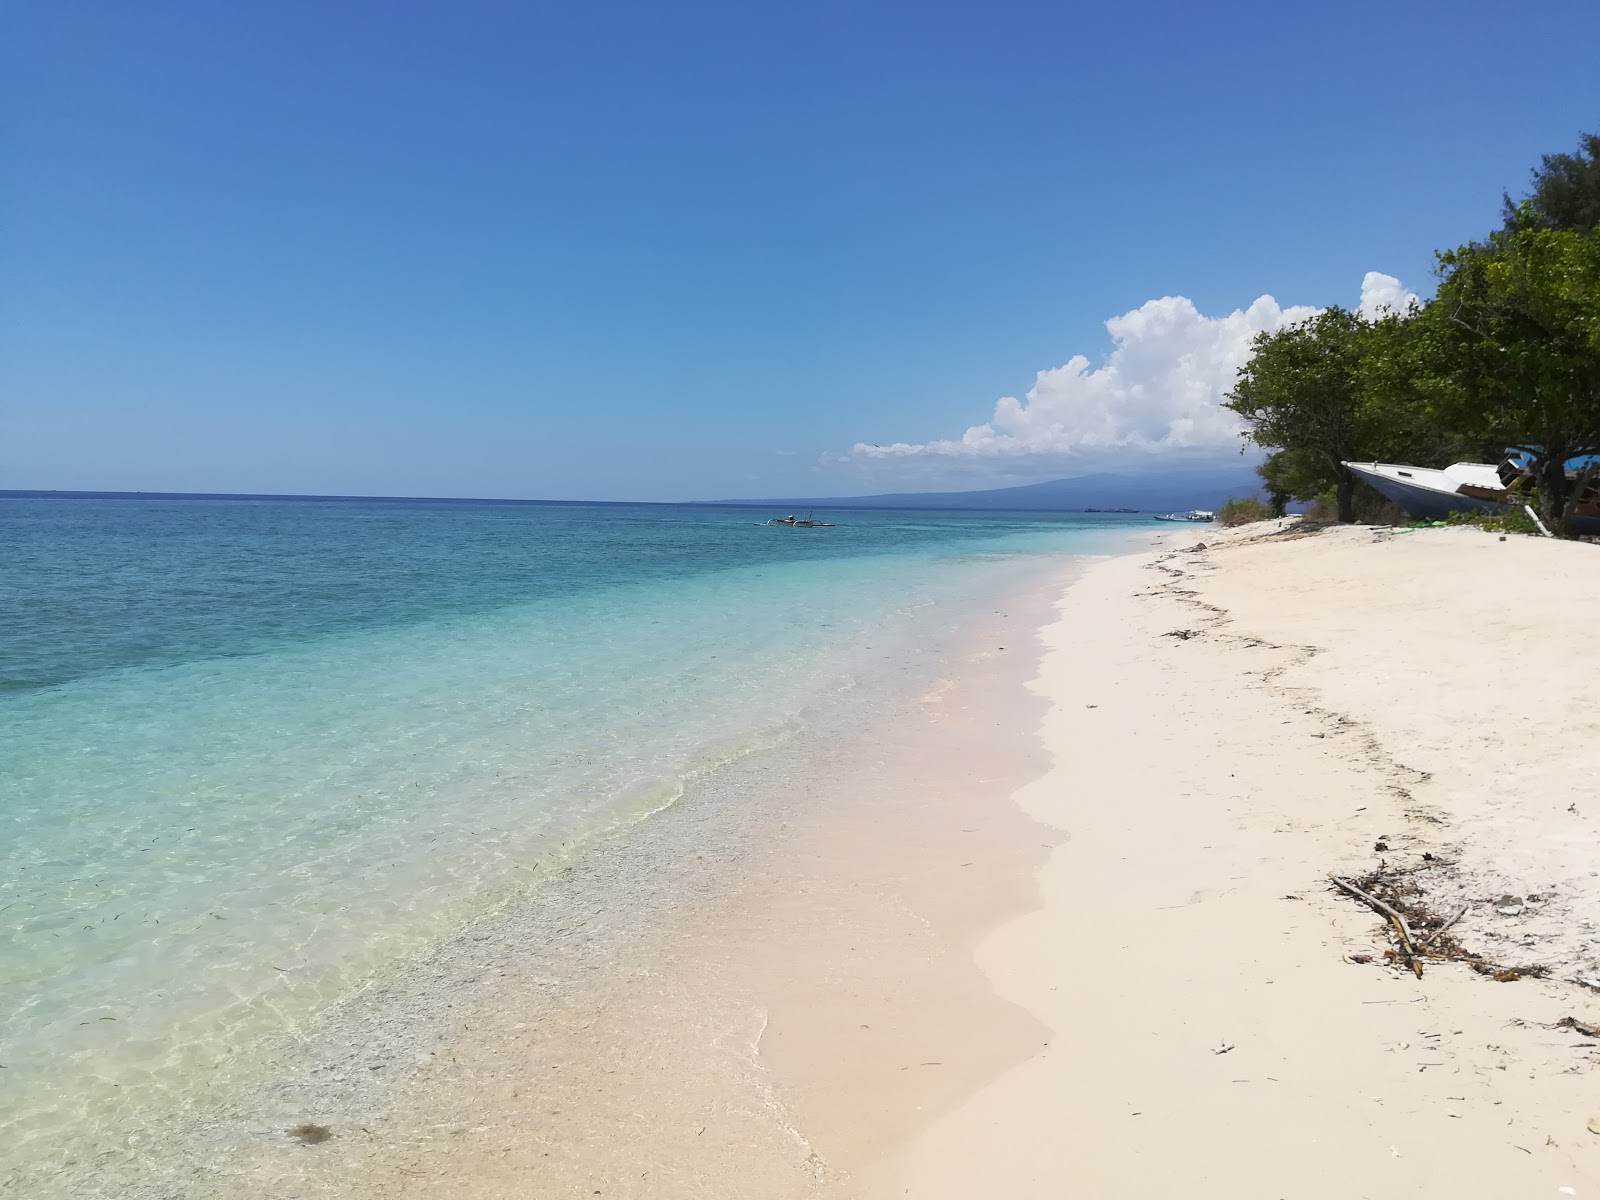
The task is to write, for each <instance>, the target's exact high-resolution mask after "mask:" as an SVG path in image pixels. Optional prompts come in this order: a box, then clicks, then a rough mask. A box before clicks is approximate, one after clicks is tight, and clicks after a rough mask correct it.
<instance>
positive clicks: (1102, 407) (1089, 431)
mask: <svg viewBox="0 0 1600 1200" xmlns="http://www.w3.org/2000/svg"><path fill="white" fill-rule="evenodd" d="M1415 299H1416V297H1415V296H1413V295H1412V294H1411V293H1410V292H1407V291H1406V290H1405V289H1404V288H1403V287H1402V286H1401V284H1400V281H1399V280H1398V279H1395V278H1394V277H1393V276H1389V275H1383V274H1380V273H1378V272H1376V271H1372V272H1369V273H1368V274H1367V276H1366V278H1365V279H1364V280H1363V281H1362V285H1361V311H1362V312H1363V314H1365V315H1368V316H1373V315H1376V314H1377V313H1378V312H1379V311H1380V310H1382V309H1385V308H1388V309H1393V310H1394V311H1397V312H1403V311H1405V308H1406V307H1407V303H1408V302H1409V301H1412V300H1415ZM1319 311H1321V310H1320V309H1316V308H1310V307H1305V306H1296V307H1290V308H1283V307H1281V306H1280V305H1279V304H1278V302H1277V301H1276V300H1274V299H1273V298H1272V297H1271V296H1262V297H1260V298H1259V299H1258V300H1256V301H1255V302H1254V303H1253V304H1251V305H1250V306H1249V307H1248V308H1244V309H1239V310H1236V311H1234V312H1232V313H1229V314H1228V315H1227V316H1221V317H1208V316H1205V315H1204V314H1202V313H1201V312H1200V311H1199V310H1198V309H1196V308H1195V306H1194V304H1193V303H1191V302H1190V301H1189V300H1187V299H1185V298H1184V297H1182V296H1164V297H1162V298H1161V299H1159V300H1151V301H1149V302H1148V303H1146V304H1144V305H1142V306H1141V307H1139V308H1136V309H1134V310H1133V311H1132V312H1128V313H1124V314H1123V315H1122V316H1120V317H1113V318H1111V320H1109V321H1107V322H1106V330H1107V331H1108V332H1109V333H1110V334H1111V340H1112V350H1111V353H1110V354H1109V355H1108V356H1107V357H1106V360H1105V362H1104V363H1102V364H1101V365H1100V366H1098V367H1093V368H1091V364H1090V362H1089V360H1088V359H1087V358H1086V357H1084V356H1083V355H1081V354H1080V355H1076V356H1075V357H1073V358H1072V359H1070V360H1069V361H1068V362H1067V363H1066V364H1065V365H1064V366H1060V367H1055V368H1053V369H1051V370H1048V371H1040V372H1039V373H1038V375H1037V376H1035V378H1034V383H1033V386H1032V387H1031V388H1029V389H1028V391H1027V393H1026V394H1025V395H1024V396H1023V397H1022V398H1021V399H1018V398H1017V397H1015V396H1002V397H1001V398H1000V400H999V401H998V402H996V404H995V406H994V414H993V415H992V416H991V417H990V418H989V420H987V421H985V422H984V423H983V424H981V425H973V426H971V427H970V428H969V429H967V431H966V432H965V433H963V434H962V435H961V436H960V437H959V438H950V439H944V440H939V441H931V442H894V443H891V444H887V445H874V444H869V443H866V442H858V443H857V444H856V445H855V446H854V447H852V448H851V450H850V451H849V453H848V454H847V455H845V456H844V457H845V459H846V460H848V461H851V462H854V463H855V464H857V465H860V466H867V465H873V464H876V465H880V466H887V465H891V464H898V465H901V466H905V467H911V466H914V465H919V466H924V467H931V466H935V465H940V464H942V465H944V466H949V467H954V466H956V465H958V464H963V463H965V464H971V465H975V466H983V467H986V468H988V469H989V470H991V471H995V472H1003V473H1012V472H1015V473H1022V472H1025V471H1028V470H1036V469H1045V468H1047V467H1053V466H1057V465H1065V464H1070V463H1073V462H1074V461H1077V462H1082V461H1084V460H1088V459H1090V458H1092V459H1094V460H1095V461H1096V462H1098V463H1107V462H1110V461H1113V460H1115V461H1117V462H1120V463H1122V464H1126V463H1127V461H1128V460H1129V459H1137V458H1141V457H1144V456H1146V455H1150V454H1156V453H1161V454H1167V453H1178V454H1183V455H1188V456H1194V457H1201V456H1206V457H1218V456H1220V455H1221V454H1222V453H1224V452H1237V450H1238V448H1239V444H1240V443H1239V433H1240V430H1241V429H1242V428H1243V426H1242V424H1241V422H1240V421H1239V418H1238V417H1236V416H1235V415H1234V414H1233V413H1231V412H1229V411H1228V410H1227V409H1225V408H1223V407H1222V400H1223V398H1224V396H1225V394H1226V393H1227V392H1228V390H1229V389H1230V388H1232V387H1233V384H1234V380H1235V378H1236V377H1237V375H1238V373H1239V368H1240V367H1242V366H1243V365H1244V364H1245V362H1246V361H1248V360H1249V357H1250V343H1251V340H1252V339H1253V338H1254V337H1255V336H1256V334H1258V333H1262V332H1264V331H1270V330H1276V329H1281V328H1283V327H1284V326H1285V325H1289V324H1292V323H1294V322H1296V321H1303V320H1305V319H1307V318H1308V317H1311V316H1314V315H1316V313H1318V312H1319Z"/></svg>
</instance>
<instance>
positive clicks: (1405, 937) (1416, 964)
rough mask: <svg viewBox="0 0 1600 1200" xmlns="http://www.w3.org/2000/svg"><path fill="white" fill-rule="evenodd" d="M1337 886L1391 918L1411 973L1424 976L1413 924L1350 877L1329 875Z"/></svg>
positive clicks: (1419, 976)
mask: <svg viewBox="0 0 1600 1200" xmlns="http://www.w3.org/2000/svg"><path fill="white" fill-rule="evenodd" d="M1328 878H1329V879H1330V880H1332V881H1333V884H1334V886H1335V887H1337V888H1338V889H1339V890H1340V891H1344V892H1348V893H1349V894H1350V895H1352V896H1354V897H1355V898H1356V899H1357V900H1360V901H1361V902H1362V903H1363V904H1366V905H1367V906H1368V907H1370V908H1371V909H1372V910H1373V911H1374V912H1377V913H1379V914H1380V915H1382V916H1385V917H1388V918H1389V923H1390V924H1392V925H1393V926H1394V932H1395V936H1396V937H1397V938H1399V940H1400V948H1401V950H1402V951H1403V952H1404V954H1405V958H1406V963H1407V965H1408V966H1409V967H1410V968H1411V973H1412V974H1413V975H1415V976H1416V977H1417V978H1418V979H1421V978H1422V960H1421V958H1420V957H1419V956H1418V953H1417V940H1416V938H1415V937H1413V936H1412V934H1411V926H1410V925H1408V924H1406V919H1405V918H1404V917H1403V916H1401V915H1400V914H1399V913H1398V912H1396V911H1395V910H1394V909H1392V908H1390V907H1389V906H1388V905H1387V904H1385V903H1384V902H1383V901H1382V900H1379V899H1378V898H1377V897H1376V896H1373V895H1371V894H1369V893H1367V892H1364V891H1362V890H1361V889H1360V888H1358V887H1357V886H1356V885H1355V884H1353V883H1351V882H1350V881H1349V880H1348V879H1340V878H1339V876H1337V875H1330V876H1328Z"/></svg>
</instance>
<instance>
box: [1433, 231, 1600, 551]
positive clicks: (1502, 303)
mask: <svg viewBox="0 0 1600 1200" xmlns="http://www.w3.org/2000/svg"><path fill="white" fill-rule="evenodd" d="M1523 211H1524V216H1525V219H1524V220H1522V221H1521V223H1520V226H1519V227H1515V228H1511V229H1509V230H1502V231H1500V232H1498V233H1495V234H1493V235H1491V237H1490V239H1489V240H1488V241H1487V242H1485V243H1482V244H1477V245H1467V246H1461V247H1458V248H1457V249H1455V250H1449V251H1446V252H1444V253H1442V254H1440V255H1439V266H1440V272H1441V275H1442V280H1441V282H1440V285H1439V295H1438V298H1437V299H1436V300H1435V301H1434V302H1433V303H1432V304H1430V305H1429V306H1428V311H1427V313H1426V314H1425V318H1424V320H1423V322H1421V323H1420V324H1419V331H1420V334H1421V336H1422V337H1423V339H1424V340H1425V341H1426V343H1427V345H1428V348H1429V349H1428V356H1429V358H1430V360H1431V365H1432V367H1433V380H1432V384H1431V388H1430V392H1431V397H1432V405H1433V410H1434V411H1435V412H1436V413H1438V414H1440V415H1441V416H1442V417H1443V418H1444V419H1445V420H1447V421H1449V422H1450V423H1452V424H1453V425H1454V426H1455V427H1456V428H1461V429H1468V430H1473V431H1476V432H1479V433H1481V434H1484V435H1486V436H1488V437H1490V438H1492V439H1494V440H1496V441H1498V442H1499V443H1500V444H1501V445H1504V446H1510V447H1515V448H1517V449H1520V450H1522V451H1523V452H1524V453H1526V454H1527V455H1528V457H1529V459H1530V460H1531V466H1532V471H1533V474H1534V476H1535V478H1536V479H1537V481H1538V489H1539V507H1540V509H1541V515H1542V516H1543V517H1544V519H1545V521H1546V522H1547V523H1549V524H1551V525H1552V526H1553V527H1554V526H1557V525H1562V524H1563V523H1564V521H1565V518H1566V516H1567V515H1569V514H1568V513H1567V511H1566V508H1567V504H1566V501H1567V498H1568V492H1569V490H1570V489H1569V486H1568V484H1567V480H1566V477H1565V474H1564V472H1563V464H1564V463H1565V462H1566V461H1567V460H1568V459H1571V458H1575V457H1578V456H1582V455H1591V454H1596V453H1600V228H1597V229H1592V230H1589V231H1587V232H1584V233H1578V232H1574V231H1571V230H1563V229H1545V228H1540V227H1538V225H1537V222H1536V221H1535V219H1534V217H1533V215H1532V213H1531V209H1530V208H1529V206H1526V205H1525V206H1524V209H1523Z"/></svg>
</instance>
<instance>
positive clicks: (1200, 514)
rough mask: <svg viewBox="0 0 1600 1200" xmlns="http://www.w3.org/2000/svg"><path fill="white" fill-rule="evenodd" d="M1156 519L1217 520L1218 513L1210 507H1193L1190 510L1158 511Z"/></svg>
mask: <svg viewBox="0 0 1600 1200" xmlns="http://www.w3.org/2000/svg"><path fill="white" fill-rule="evenodd" d="M1155 519H1156V520H1158V521H1194V522H1200V523H1203V522H1205V521H1215V520H1216V519H1217V514H1216V513H1214V512H1212V511H1211V510H1210V509H1209V508H1192V509H1190V510H1189V511H1188V512H1173V513H1156V514H1155Z"/></svg>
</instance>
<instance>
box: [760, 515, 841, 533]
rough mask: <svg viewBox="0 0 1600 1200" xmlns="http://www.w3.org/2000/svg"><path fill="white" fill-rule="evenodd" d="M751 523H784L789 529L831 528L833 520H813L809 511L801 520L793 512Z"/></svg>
mask: <svg viewBox="0 0 1600 1200" xmlns="http://www.w3.org/2000/svg"><path fill="white" fill-rule="evenodd" d="M752 524H754V525H756V526H762V525H784V526H787V527H788V528H790V529H832V528H833V522H832V521H813V520H812V519H811V514H810V513H807V514H806V519H805V520H803V521H802V520H800V518H798V517H796V516H794V515H793V514H791V515H789V516H787V517H774V518H773V519H772V520H770V521H754V522H752Z"/></svg>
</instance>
